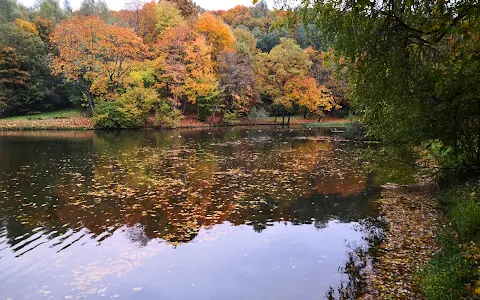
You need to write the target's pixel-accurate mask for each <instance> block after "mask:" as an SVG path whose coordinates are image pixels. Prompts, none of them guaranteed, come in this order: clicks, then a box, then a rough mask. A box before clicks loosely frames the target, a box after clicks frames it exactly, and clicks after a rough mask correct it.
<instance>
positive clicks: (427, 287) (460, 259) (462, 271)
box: [421, 233, 475, 300]
mask: <svg viewBox="0 0 480 300" xmlns="http://www.w3.org/2000/svg"><path fill="white" fill-rule="evenodd" d="M440 244H441V246H442V248H443V249H442V251H441V252H440V253H438V254H436V255H435V256H434V257H433V258H432V260H430V262H429V263H428V265H427V266H426V267H425V268H424V269H423V271H422V273H421V278H422V280H421V287H422V289H423V291H424V293H425V296H426V297H427V299H429V300H451V299H475V298H468V297H469V296H466V286H467V284H469V283H474V282H472V281H473V279H474V278H475V266H474V264H473V263H472V262H470V261H468V260H466V259H465V257H464V253H463V252H462V249H461V248H460V245H459V244H458V241H457V240H456V239H455V237H454V234H453V233H447V234H445V235H443V236H441V237H440Z"/></svg>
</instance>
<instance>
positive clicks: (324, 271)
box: [0, 128, 378, 300]
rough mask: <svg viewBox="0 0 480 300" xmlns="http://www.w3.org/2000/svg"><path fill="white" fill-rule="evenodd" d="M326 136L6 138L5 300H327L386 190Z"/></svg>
mask: <svg viewBox="0 0 480 300" xmlns="http://www.w3.org/2000/svg"><path fill="white" fill-rule="evenodd" d="M320 134H321V133H320V132H317V131H314V130H313V131H312V130H302V129H297V130H290V129H281V128H243V129H240V128H235V129H222V130H220V129H218V130H216V129H209V130H178V131H164V132H158V131H145V132H121V133H113V132H102V133H94V132H6V133H0V167H1V168H0V299H105V298H115V299H116V298H118V299H175V300H176V299H200V300H201V299H212V300H213V299H219V300H220V299H324V297H325V293H326V292H327V291H328V290H329V288H330V287H331V286H332V287H337V286H338V285H339V284H340V283H341V281H342V280H345V279H346V275H344V274H342V272H341V270H339V268H341V267H342V266H344V265H345V261H346V260H347V256H348V255H347V254H348V252H349V251H351V248H352V245H358V244H359V243H361V242H362V238H363V237H364V235H365V234H364V233H363V232H362V231H361V230H359V228H360V227H361V226H359V222H361V221H362V220H364V219H367V218H369V217H374V216H375V215H376V212H375V209H374V207H373V204H372V199H374V198H375V197H377V196H378V189H376V188H375V185H374V179H375V178H374V176H373V175H372V174H371V173H370V172H369V171H368V170H367V168H366V167H365V164H364V162H362V160H360V159H358V158H357V154H356V153H357V151H356V150H357V149H356V147H357V146H356V145H355V144H345V143H336V142H333V143H332V142H322V141H318V140H317V139H316V137H317V136H319V135H320Z"/></svg>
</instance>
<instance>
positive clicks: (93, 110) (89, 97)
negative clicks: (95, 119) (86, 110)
mask: <svg viewBox="0 0 480 300" xmlns="http://www.w3.org/2000/svg"><path fill="white" fill-rule="evenodd" d="M87 98H88V105H89V106H90V110H91V111H92V114H93V113H94V112H95V102H93V98H92V94H91V93H90V92H88V94H87Z"/></svg>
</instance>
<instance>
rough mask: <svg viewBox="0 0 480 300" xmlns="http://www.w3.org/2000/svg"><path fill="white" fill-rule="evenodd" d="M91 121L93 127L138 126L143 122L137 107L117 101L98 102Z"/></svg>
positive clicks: (118, 127) (126, 127)
mask: <svg viewBox="0 0 480 300" xmlns="http://www.w3.org/2000/svg"><path fill="white" fill-rule="evenodd" d="M93 122H94V126H95V128H99V129H129V128H140V127H142V126H143V125H144V124H145V122H144V119H143V118H142V112H141V111H140V110H139V109H138V108H137V107H135V106H134V105H129V104H124V103H122V102H118V101H114V102H103V103H100V104H98V105H97V106H96V109H95V114H94V116H93Z"/></svg>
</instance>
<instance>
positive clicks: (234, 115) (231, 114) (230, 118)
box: [223, 111, 240, 124]
mask: <svg viewBox="0 0 480 300" xmlns="http://www.w3.org/2000/svg"><path fill="white" fill-rule="evenodd" d="M223 117H224V119H225V123H227V124H233V123H235V122H236V121H238V119H239V118H240V114H239V113H238V112H235V111H226V112H225V114H224V116H223Z"/></svg>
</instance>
